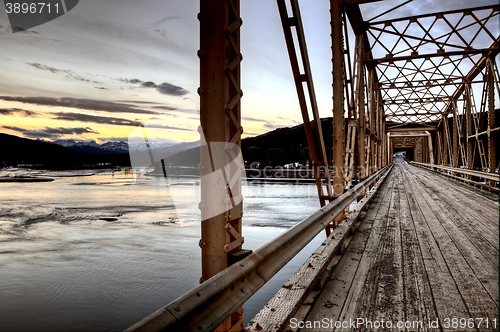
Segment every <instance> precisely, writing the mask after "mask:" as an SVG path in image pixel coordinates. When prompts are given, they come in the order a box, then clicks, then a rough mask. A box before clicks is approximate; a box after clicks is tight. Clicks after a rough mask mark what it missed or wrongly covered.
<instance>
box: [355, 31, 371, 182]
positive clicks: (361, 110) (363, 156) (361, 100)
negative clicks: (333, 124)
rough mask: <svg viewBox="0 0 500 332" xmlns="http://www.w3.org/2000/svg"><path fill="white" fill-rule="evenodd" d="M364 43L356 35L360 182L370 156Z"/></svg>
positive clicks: (366, 172) (365, 171) (366, 170)
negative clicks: (366, 110) (366, 113)
mask: <svg viewBox="0 0 500 332" xmlns="http://www.w3.org/2000/svg"><path fill="white" fill-rule="evenodd" d="M363 49H364V41H363V36H362V35H356V53H357V57H356V59H357V63H356V68H357V70H355V75H357V77H356V83H357V84H356V86H355V89H356V99H357V100H356V106H357V114H358V129H359V140H358V160H359V163H358V165H359V166H361V168H362V171H361V174H360V180H363V179H364V178H365V177H366V176H368V167H369V165H368V162H369V159H370V156H369V155H368V156H367V146H366V118H365V91H364V86H365V76H364V70H363V69H364V61H363V57H364V52H363Z"/></svg>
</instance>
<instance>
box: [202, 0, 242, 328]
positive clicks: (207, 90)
mask: <svg viewBox="0 0 500 332" xmlns="http://www.w3.org/2000/svg"><path fill="white" fill-rule="evenodd" d="M198 19H199V21H200V50H199V51H198V56H199V58H200V88H199V89H198V93H199V95H200V122H201V127H200V131H202V134H203V136H204V139H205V141H206V144H207V145H206V148H203V146H202V149H200V175H201V180H200V181H201V203H200V209H201V211H202V223H201V240H200V247H201V250H202V277H201V279H200V283H201V282H204V281H206V280H208V279H209V278H211V277H212V276H214V275H215V274H217V273H218V272H220V271H222V270H224V269H225V268H226V267H227V266H228V254H231V253H233V252H236V251H238V250H239V249H241V244H242V243H243V237H242V236H241V217H242V215H243V209H242V203H239V204H238V203H237V202H238V201H240V202H241V199H238V198H241V169H239V167H237V166H235V165H234V164H231V165H229V164H230V163H231V162H233V161H236V162H238V160H236V158H237V156H238V155H239V153H240V147H241V134H242V132H243V128H242V127H241V107H240V100H241V96H242V94H243V93H242V91H241V89H240V62H241V60H242V55H241V53H240V27H241V25H242V20H241V18H240V3H239V0H200V13H199V15H198ZM202 141H203V138H202ZM217 172H218V173H219V174H222V175H223V176H221V177H220V178H218V179H217V181H214V178H213V176H212V175H213V174H215V173H217ZM238 172H239V174H238ZM219 194H220V195H219ZM219 196H220V197H229V199H225V200H224V201H223V204H225V206H226V207H227V209H226V211H225V212H224V211H221V213H220V214H218V215H215V216H212V215H210V214H207V212H206V211H207V210H209V209H211V208H212V207H213V205H214V204H221V202H220V199H218V198H220V197H219ZM214 197H216V198H214ZM214 199H217V200H218V202H214ZM216 213H217V212H216ZM204 214H205V216H209V217H206V218H205V217H204ZM203 219H204V220H203ZM242 314H243V311H242V309H241V308H240V309H239V310H237V312H235V313H234V314H232V315H231V316H230V317H229V318H228V319H227V320H226V321H225V322H224V323H223V324H221V325H220V326H219V327H218V328H217V331H228V330H229V329H235V330H236V329H238V330H242V329H243V317H242Z"/></svg>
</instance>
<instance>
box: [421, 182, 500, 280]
mask: <svg viewBox="0 0 500 332" xmlns="http://www.w3.org/2000/svg"><path fill="white" fill-rule="evenodd" d="M435 177H437V176H435ZM420 182H421V181H420ZM437 182H438V181H436V179H432V180H431V181H428V182H426V184H427V185H428V186H429V187H430V188H432V190H427V192H428V193H429V196H430V197H431V198H432V199H433V200H434V202H436V203H437V204H438V205H439V207H440V209H441V211H443V213H444V214H445V216H446V218H445V219H444V221H445V222H446V223H445V224H443V226H447V232H448V234H450V236H452V237H453V238H454V242H455V243H457V244H460V245H461V247H459V248H460V249H461V251H462V252H463V254H464V255H465V252H468V251H471V254H470V258H471V259H472V260H473V261H476V260H477V259H479V260H481V257H483V258H485V259H486V260H487V261H489V263H490V264H491V265H490V266H489V267H485V268H486V269H487V270H491V268H493V269H494V270H495V271H496V274H498V257H499V255H498V254H499V252H498V221H497V223H496V228H495V229H486V228H483V227H480V226H481V222H480V220H478V218H477V216H476V217H472V216H471V217H469V215H468V214H467V213H461V212H462V211H460V206H469V205H474V204H475V203H476V202H477V199H476V200H474V201H472V200H466V199H462V200H459V201H455V200H454V199H452V198H451V196H452V195H453V194H452V193H451V191H449V190H440V189H442V187H440V186H439V185H436V183H437ZM495 212H496V211H495V210H493V211H491V210H489V211H488V213H490V214H495ZM473 225H475V227H473ZM483 235H486V236H488V238H489V239H490V241H488V240H487V239H486V238H485V237H484V236H483ZM495 240H496V242H494V241H495ZM464 246H465V247H464ZM476 251H479V253H477V252H476ZM478 270H484V268H479V269H478Z"/></svg>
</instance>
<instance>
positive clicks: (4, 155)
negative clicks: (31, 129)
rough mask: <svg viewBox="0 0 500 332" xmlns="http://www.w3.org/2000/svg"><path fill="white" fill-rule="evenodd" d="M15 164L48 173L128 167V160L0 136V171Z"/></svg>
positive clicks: (110, 155) (126, 158) (119, 155)
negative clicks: (104, 167)
mask: <svg viewBox="0 0 500 332" xmlns="http://www.w3.org/2000/svg"><path fill="white" fill-rule="evenodd" d="M19 164H25V165H36V167H39V168H48V169H78V168H94V167H102V166H108V167H109V166H129V165H130V159H129V156H128V154H111V153H108V154H99V155H97V154H91V153H84V152H80V151H76V150H74V149H70V148H67V147H64V146H62V145H58V144H53V143H48V142H43V141H41V140H31V139H27V138H21V137H17V136H13V135H8V134H3V133H0V167H1V166H11V165H19ZM33 167H35V166H33Z"/></svg>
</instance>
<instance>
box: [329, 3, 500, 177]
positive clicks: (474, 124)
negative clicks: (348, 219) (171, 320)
mask: <svg viewBox="0 0 500 332" xmlns="http://www.w3.org/2000/svg"><path fill="white" fill-rule="evenodd" d="M330 1H331V3H332V6H335V3H338V5H339V6H340V7H341V12H342V14H341V16H339V20H341V21H342V25H343V38H342V40H339V41H333V43H332V47H333V48H334V49H335V48H336V47H339V46H337V44H336V43H340V48H341V49H342V51H343V54H344V57H343V60H342V61H343V64H344V74H343V76H344V83H343V87H342V89H343V90H344V91H343V96H344V99H345V106H344V107H345V112H346V115H347V116H348V119H349V121H348V133H347V135H346V144H345V146H346V154H345V167H344V169H345V170H346V171H345V174H344V175H345V178H346V180H347V182H349V181H350V180H351V179H354V178H356V177H357V176H360V175H359V172H357V173H356V172H355V171H354V169H355V168H356V167H359V166H363V165H366V169H368V168H369V167H372V166H375V168H378V167H380V166H381V165H383V164H385V162H386V161H387V162H390V160H392V153H391V149H392V145H393V144H394V140H393V138H391V137H390V136H389V138H388V141H387V140H386V136H385V133H388V132H390V131H391V130H393V129H394V128H399V129H401V130H403V129H404V128H407V129H409V130H410V129H412V127H413V129H418V127H422V126H424V127H426V128H428V129H429V130H431V131H432V135H431V137H429V138H428V141H429V142H430V145H429V150H428V151H424V150H425V149H423V150H422V153H427V154H429V155H428V156H421V157H419V158H420V159H421V160H428V161H432V163H433V162H434V161H436V162H437V163H439V164H443V165H450V166H454V167H465V168H469V169H481V170H483V171H489V172H498V168H499V164H498V158H497V157H496V141H497V140H498V136H499V134H500V125H499V124H498V121H497V119H496V115H495V113H496V111H495V109H497V108H498V100H499V96H500V88H499V73H498V64H497V62H498V57H497V55H498V53H499V42H500V37H499V35H500V33H499V26H500V23H499V21H500V20H499V17H500V15H499V13H500V10H499V7H500V6H499V5H498V4H495V5H488V6H481V7H473V6H474V3H471V7H469V8H466V9H452V7H453V6H454V5H455V4H456V3H455V2H453V1H449V4H450V6H449V7H450V9H451V10H449V11H444V12H443V11H441V12H433V13H426V14H422V15H416V16H405V17H401V15H398V14H399V13H401V12H400V10H401V9H402V8H404V7H405V6H406V9H408V6H415V7H419V5H421V4H422V3H421V1H419V0H407V1H405V2H399V3H397V4H395V5H394V6H393V7H391V8H389V9H388V10H386V11H384V12H383V13H381V14H379V15H376V16H374V17H372V18H366V17H364V16H363V13H365V16H368V15H370V16H373V15H374V14H372V12H373V10H369V6H372V7H371V8H372V9H373V8H374V7H373V6H374V4H371V3H375V2H376V3H377V4H380V3H382V1H378V0H330ZM390 3H391V2H389V1H387V2H384V3H382V4H383V5H384V6H385V7H387V4H390ZM367 6H368V7H367ZM420 7H421V6H420ZM332 8H333V7H332ZM366 9H368V10H366ZM426 11H429V10H428V9H426ZM403 12H408V11H407V10H403ZM389 17H395V18H391V19H388V18H389ZM332 22H334V20H332ZM332 31H334V28H333V25H332ZM352 34H354V38H353V37H352ZM351 46H354V47H351ZM334 63H335V62H334ZM336 91H337V97H336V95H335V93H336ZM336 98H337V99H339V98H340V96H339V95H338V90H336V88H335V87H334V100H335V99H336ZM426 130H427V129H426ZM433 147H434V148H433ZM380 158H381V160H382V163H380ZM368 174H369V172H367V173H366V174H365V176H366V175H368ZM361 177H363V174H362V175H361Z"/></svg>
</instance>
